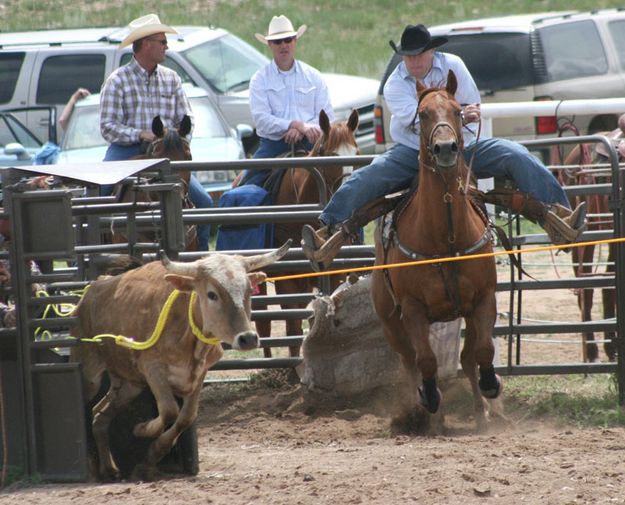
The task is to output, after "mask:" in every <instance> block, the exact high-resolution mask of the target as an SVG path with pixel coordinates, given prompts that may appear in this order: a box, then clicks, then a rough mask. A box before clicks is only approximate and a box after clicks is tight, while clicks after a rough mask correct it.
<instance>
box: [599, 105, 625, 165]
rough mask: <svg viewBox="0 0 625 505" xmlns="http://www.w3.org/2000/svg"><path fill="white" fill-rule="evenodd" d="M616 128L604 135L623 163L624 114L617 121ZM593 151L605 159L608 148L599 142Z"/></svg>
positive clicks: (624, 158)
mask: <svg viewBox="0 0 625 505" xmlns="http://www.w3.org/2000/svg"><path fill="white" fill-rule="evenodd" d="M618 126H619V127H618V128H616V129H615V130H612V131H611V132H609V133H606V137H608V139H609V140H610V142H611V144H612V147H614V150H615V151H616V153H617V155H618V158H619V160H620V161H625V114H623V115H621V117H620V118H619V119H618ZM595 151H596V152H597V154H598V155H600V156H603V157H604V158H607V157H608V156H609V154H608V148H607V147H606V145H605V144H603V143H601V142H599V143H597V145H596V146H595Z"/></svg>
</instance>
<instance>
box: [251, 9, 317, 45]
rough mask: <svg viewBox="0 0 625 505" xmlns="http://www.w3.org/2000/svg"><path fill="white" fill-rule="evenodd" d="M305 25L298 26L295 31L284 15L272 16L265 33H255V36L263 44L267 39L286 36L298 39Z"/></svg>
mask: <svg viewBox="0 0 625 505" xmlns="http://www.w3.org/2000/svg"><path fill="white" fill-rule="evenodd" d="M306 28H307V26H306V25H302V26H300V27H299V28H298V29H297V31H295V30H294V29H293V23H291V20H290V19H289V18H287V17H286V16H283V15H281V16H274V17H272V18H271V22H270V23H269V28H268V30H267V35H261V34H260V33H257V34H256V38H257V39H258V40H260V41H261V42H262V43H263V44H267V42H268V41H269V40H280V39H286V38H287V37H295V38H296V39H299V38H300V37H301V36H302V35H304V32H305V31H306Z"/></svg>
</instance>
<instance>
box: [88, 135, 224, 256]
mask: <svg viewBox="0 0 625 505" xmlns="http://www.w3.org/2000/svg"><path fill="white" fill-rule="evenodd" d="M138 154H141V144H133V145H129V146H123V145H119V144H111V145H110V146H109V147H108V149H107V150H106V154H105V155H104V161H124V160H128V159H130V158H132V157H133V156H137V155H138ZM112 192H113V185H112V184H103V185H102V186H100V194H101V195H102V196H108V195H110V194H111V193H112ZM189 198H190V199H191V201H192V202H193V205H195V206H196V207H197V208H201V209H206V208H209V207H212V206H213V199H212V198H211V196H210V195H209V194H208V193H207V192H206V190H205V189H204V188H203V187H202V184H201V183H200V181H198V180H197V178H196V177H195V175H191V180H190V181H189ZM210 234H211V227H210V224H200V225H198V227H197V238H198V248H199V250H200V251H208V243H209V240H210Z"/></svg>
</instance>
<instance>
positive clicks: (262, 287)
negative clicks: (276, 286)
mask: <svg viewBox="0 0 625 505" xmlns="http://www.w3.org/2000/svg"><path fill="white" fill-rule="evenodd" d="M258 289H259V293H258V294H259V295H260V296H265V295H267V284H266V283H264V282H263V283H262V284H259V285H258ZM263 308H264V309H267V306H265V307H263ZM254 325H255V326H256V332H257V333H258V337H259V338H260V343H261V346H262V342H263V339H264V338H269V337H271V320H269V319H257V320H255V321H254ZM263 355H264V357H265V358H271V356H272V355H271V347H263Z"/></svg>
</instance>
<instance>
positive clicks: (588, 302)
mask: <svg viewBox="0 0 625 505" xmlns="http://www.w3.org/2000/svg"><path fill="white" fill-rule="evenodd" d="M619 125H622V126H625V116H622V117H621V118H620V119H619ZM569 128H571V127H569ZM576 133H577V134H578V135H579V132H576ZM597 134H598V135H606V136H607V137H609V138H613V139H614V141H616V140H617V139H618V138H619V137H620V138H621V139H622V137H623V131H622V129H621V128H619V129H617V130H614V131H612V132H599V133H597ZM623 147H625V144H621V148H620V149H617V151H618V153H619V158H620V160H621V162H622V161H623V160H624V158H625V150H624V149H623ZM556 159H558V158H556ZM608 163H609V160H608V153H607V151H606V148H605V146H604V145H603V144H601V143H599V144H595V145H592V146H591V145H588V144H582V145H577V146H575V147H574V148H573V149H572V150H571V152H570V153H569V154H568V155H567V156H566V157H565V158H564V161H563V164H564V165H565V168H563V169H561V170H559V172H558V179H559V180H560V183H561V184H562V185H563V186H571V185H576V186H577V185H591V184H602V183H610V182H611V181H612V171H611V170H610V168H601V167H598V166H596V165H599V164H604V165H605V164H608ZM571 165H579V167H575V168H571V167H570V166H571ZM571 200H572V201H571V205H577V204H579V203H580V202H581V201H582V200H585V201H586V202H587V207H588V214H587V219H588V226H587V229H588V230H613V229H614V223H613V219H612V213H611V211H610V209H609V205H608V200H609V196H608V195H601V194H595V195H583V196H577V197H573V198H572V199H571ZM573 208H575V207H573ZM607 247H608V257H607V264H608V265H607V267H606V270H605V274H607V275H614V246H613V245H612V244H609V245H608V246H607ZM571 260H572V261H573V271H574V272H575V276H576V277H584V276H590V275H598V272H597V268H598V267H597V262H598V261H599V258H597V259H595V246H594V245H587V246H584V247H573V248H572V250H571ZM601 297H602V302H603V317H604V319H609V318H613V317H615V316H616V298H615V297H616V293H615V290H614V288H604V289H602V290H601ZM593 298H594V290H593V289H592V288H583V289H578V290H577V305H578V306H579V309H580V312H581V318H582V321H591V320H592V307H593ZM615 337H616V335H615V333H614V332H605V333H604V345H603V348H604V350H605V353H606V355H607V356H608V359H609V360H610V361H616V344H615V343H614V338H615ZM582 356H583V360H584V362H591V363H594V362H598V361H599V348H598V346H597V344H596V343H595V335H594V333H593V332H592V331H586V332H584V333H582Z"/></svg>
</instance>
